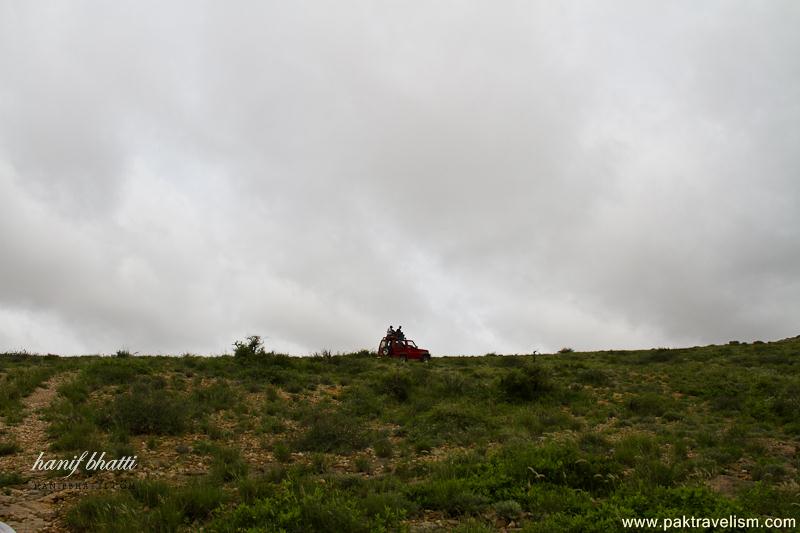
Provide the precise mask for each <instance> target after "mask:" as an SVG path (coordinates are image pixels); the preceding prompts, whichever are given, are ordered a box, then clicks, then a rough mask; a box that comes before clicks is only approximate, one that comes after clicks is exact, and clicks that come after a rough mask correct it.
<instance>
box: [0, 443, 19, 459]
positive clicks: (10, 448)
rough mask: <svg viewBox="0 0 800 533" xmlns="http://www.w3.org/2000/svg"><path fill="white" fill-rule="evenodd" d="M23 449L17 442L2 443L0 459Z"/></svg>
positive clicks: (0, 444)
mask: <svg viewBox="0 0 800 533" xmlns="http://www.w3.org/2000/svg"><path fill="white" fill-rule="evenodd" d="M20 451H21V449H20V447H19V445H18V444H17V443H16V442H0V457H2V456H3V455H13V454H15V453H18V452H20Z"/></svg>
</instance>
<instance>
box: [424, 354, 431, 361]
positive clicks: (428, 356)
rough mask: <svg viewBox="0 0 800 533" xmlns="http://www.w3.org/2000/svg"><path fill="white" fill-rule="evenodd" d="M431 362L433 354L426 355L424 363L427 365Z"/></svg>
mask: <svg viewBox="0 0 800 533" xmlns="http://www.w3.org/2000/svg"><path fill="white" fill-rule="evenodd" d="M430 360H431V354H426V355H425V357H423V358H422V362H423V363H427V362H428V361H430Z"/></svg>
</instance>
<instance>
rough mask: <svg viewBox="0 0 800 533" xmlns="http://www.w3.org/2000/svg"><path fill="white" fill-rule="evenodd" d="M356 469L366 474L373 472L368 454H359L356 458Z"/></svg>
mask: <svg viewBox="0 0 800 533" xmlns="http://www.w3.org/2000/svg"><path fill="white" fill-rule="evenodd" d="M355 465H356V470H358V471H359V472H363V473H365V474H371V473H372V461H370V460H369V457H367V456H366V455H359V456H358V457H356V460H355Z"/></svg>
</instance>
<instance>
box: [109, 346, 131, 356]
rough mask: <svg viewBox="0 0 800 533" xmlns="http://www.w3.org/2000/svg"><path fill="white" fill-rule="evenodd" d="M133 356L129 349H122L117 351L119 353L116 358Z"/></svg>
mask: <svg viewBox="0 0 800 533" xmlns="http://www.w3.org/2000/svg"><path fill="white" fill-rule="evenodd" d="M131 356H133V354H132V353H131V351H130V350H128V349H127V348H120V349H119V350H117V353H115V354H114V357H131Z"/></svg>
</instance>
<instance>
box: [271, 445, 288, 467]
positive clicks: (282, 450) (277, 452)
mask: <svg viewBox="0 0 800 533" xmlns="http://www.w3.org/2000/svg"><path fill="white" fill-rule="evenodd" d="M272 455H274V456H275V459H276V460H277V461H279V462H281V463H288V462H289V461H291V460H292V452H291V451H290V450H289V447H288V446H287V445H286V444H285V443H283V442H278V443H276V444H275V445H274V446H273V447H272Z"/></svg>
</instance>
